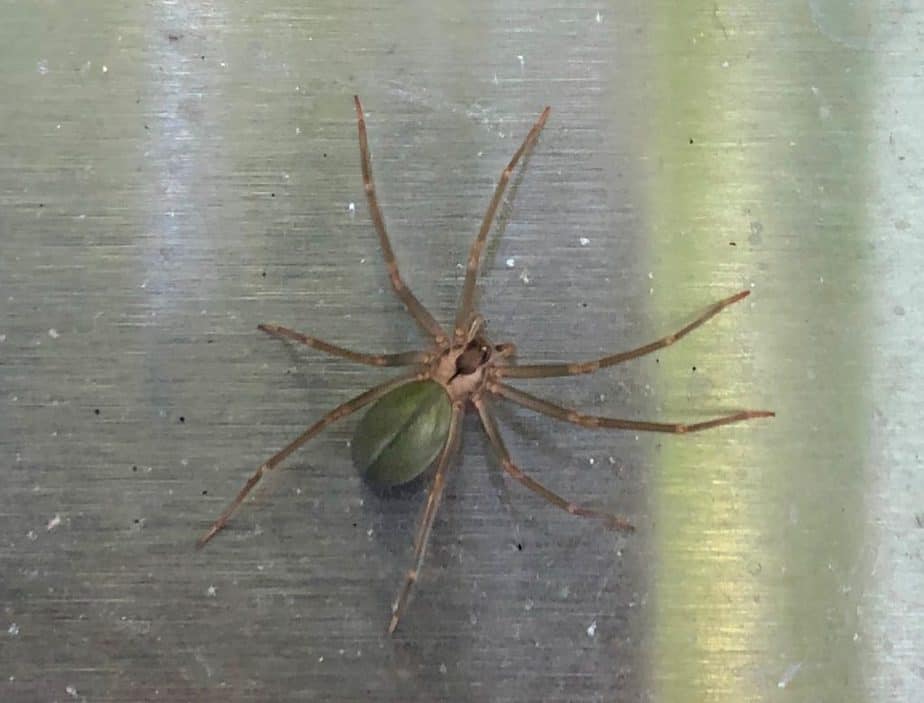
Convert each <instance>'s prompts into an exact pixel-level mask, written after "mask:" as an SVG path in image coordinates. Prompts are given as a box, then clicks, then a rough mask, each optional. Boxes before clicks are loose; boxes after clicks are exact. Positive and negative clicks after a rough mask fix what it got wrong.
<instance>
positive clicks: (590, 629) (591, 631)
mask: <svg viewBox="0 0 924 703" xmlns="http://www.w3.org/2000/svg"><path fill="white" fill-rule="evenodd" d="M596 634H597V621H596V620H594V621H593V622H592V623H590V627H588V628H587V636H588V637H593V636H594V635H596Z"/></svg>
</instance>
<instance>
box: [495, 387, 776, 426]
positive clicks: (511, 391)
mask: <svg viewBox="0 0 924 703" xmlns="http://www.w3.org/2000/svg"><path fill="white" fill-rule="evenodd" d="M488 390H489V391H490V392H491V393H494V394H495V395H499V396H501V397H502V398H506V399H507V400H510V401H512V402H514V403H516V404H517V405H522V406H523V407H524V408H529V409H530V410H535V411H536V412H539V413H543V414H544V415H549V416H551V417H554V418H555V419H556V420H563V421H564V422H570V423H572V424H575V425H580V426H581V427H589V428H605V429H616V430H638V431H640V432H668V433H673V434H685V433H687V432H700V431H701V430H708V429H712V428H713V427H720V426H721V425H730V424H731V423H733V422H742V421H744V420H753V419H755V418H758V417H775V416H776V413H774V412H772V411H770V410H742V411H740V412H737V413H732V414H731V415H723V416H722V417H716V418H713V419H711V420H706V421H704V422H694V423H692V424H685V423H681V422H678V423H673V422H671V423H668V422H645V421H639V420H622V419H620V418H615V417H600V416H598V415H584V414H583V413H579V412H577V411H576V410H571V409H569V408H563V407H561V406H560V405H555V404H554V403H550V402H549V401H547V400H543V399H542V398H538V397H536V396H534V395H530V394H529V393H526V392H524V391H521V390H519V389H517V388H512V387H510V386H505V385H504V384H503V383H497V382H496V381H489V382H488Z"/></svg>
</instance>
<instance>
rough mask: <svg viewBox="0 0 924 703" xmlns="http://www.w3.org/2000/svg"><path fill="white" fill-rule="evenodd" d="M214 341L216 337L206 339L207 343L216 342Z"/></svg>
mask: <svg viewBox="0 0 924 703" xmlns="http://www.w3.org/2000/svg"><path fill="white" fill-rule="evenodd" d="M214 341H215V340H214V339H206V340H205V343H206V344H211V343H212V342H214Z"/></svg>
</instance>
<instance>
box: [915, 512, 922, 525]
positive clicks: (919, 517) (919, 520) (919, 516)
mask: <svg viewBox="0 0 924 703" xmlns="http://www.w3.org/2000/svg"><path fill="white" fill-rule="evenodd" d="M914 521H915V523H916V524H917V526H918V527H924V513H918V514H917V515H915V516H914Z"/></svg>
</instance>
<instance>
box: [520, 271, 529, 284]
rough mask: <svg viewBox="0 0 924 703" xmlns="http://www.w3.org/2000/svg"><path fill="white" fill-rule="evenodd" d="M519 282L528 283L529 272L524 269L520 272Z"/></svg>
mask: <svg viewBox="0 0 924 703" xmlns="http://www.w3.org/2000/svg"><path fill="white" fill-rule="evenodd" d="M520 280H521V281H523V283H529V271H527V270H526V269H523V270H522V271H520Z"/></svg>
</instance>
